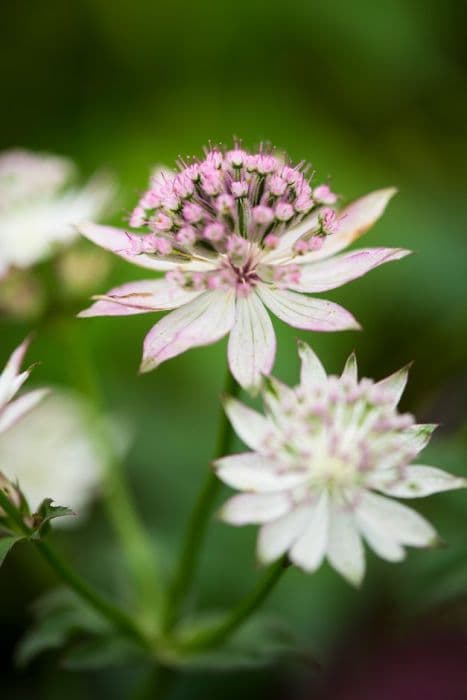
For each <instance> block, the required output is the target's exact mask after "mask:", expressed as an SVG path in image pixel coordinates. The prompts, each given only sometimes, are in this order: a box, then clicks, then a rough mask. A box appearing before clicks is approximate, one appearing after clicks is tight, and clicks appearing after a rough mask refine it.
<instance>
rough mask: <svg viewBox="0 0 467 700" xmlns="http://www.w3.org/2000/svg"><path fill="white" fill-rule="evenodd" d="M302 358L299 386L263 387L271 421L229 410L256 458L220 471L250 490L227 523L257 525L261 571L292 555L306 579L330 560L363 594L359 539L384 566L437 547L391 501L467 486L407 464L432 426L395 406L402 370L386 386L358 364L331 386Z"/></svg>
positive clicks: (233, 406) (230, 510) (232, 461)
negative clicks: (409, 549) (408, 550)
mask: <svg viewBox="0 0 467 700" xmlns="http://www.w3.org/2000/svg"><path fill="white" fill-rule="evenodd" d="M300 355H301V360H302V370H301V381H300V384H299V385H298V386H297V387H295V388H294V389H291V388H289V387H287V386H285V385H283V384H281V383H280V382H278V381H276V380H274V379H270V380H267V381H266V383H265V387H264V389H263V399H264V405H265V414H266V415H265V416H262V415H261V414H259V413H257V412H256V411H253V410H252V409H250V408H247V407H246V406H244V405H243V404H242V403H240V402H238V401H237V400H234V399H228V400H227V402H226V410H227V414H228V416H229V418H230V421H231V423H232V425H233V426H234V428H235V430H236V432H237V433H238V435H239V436H240V437H241V439H242V440H243V441H244V442H245V443H246V444H247V445H248V446H249V447H250V448H251V449H252V450H254V452H246V453H244V454H237V455H232V456H230V457H224V458H222V459H219V460H218V461H217V462H216V463H215V468H216V470H217V474H218V476H219V477H220V479H222V481H224V482H225V483H226V484H228V485H229V486H232V487H233V488H235V489H238V490H240V491H244V492H245V493H242V494H239V495H236V496H234V497H233V498H231V499H230V500H229V501H228V502H227V503H226V504H225V506H224V508H223V510H222V516H223V519H224V520H226V521H227V522H229V523H232V524H234V525H244V524H248V523H258V524H261V529H260V534H259V539H258V556H259V559H260V560H261V561H262V562H264V563H268V562H271V561H273V560H275V559H277V558H278V557H280V556H282V555H284V554H286V553H287V555H288V557H289V559H290V561H291V562H292V563H294V564H296V565H297V566H299V567H301V568H302V569H304V570H306V571H310V572H311V571H315V570H316V569H318V567H319V566H320V565H321V563H322V562H323V560H324V559H325V558H327V560H328V561H329V563H330V564H331V566H333V567H334V569H336V570H337V571H338V572H339V573H341V574H342V575H343V576H344V577H345V578H347V579H348V580H349V581H351V582H352V583H355V584H358V583H359V582H360V581H361V579H362V577H363V574H364V568H365V559H364V550H363V544H362V541H363V540H365V541H366V543H367V544H368V545H369V546H370V547H371V549H373V550H374V551H375V552H376V553H377V554H378V555H379V556H380V557H382V558H383V559H387V560H388V561H399V560H401V559H403V558H404V556H405V552H404V547H405V546H406V545H410V546H413V547H426V546H429V545H430V544H432V543H433V542H435V540H436V533H435V530H434V529H433V527H432V526H431V525H430V524H429V523H428V522H427V521H426V520H425V519H424V518H422V516H421V515H419V514H418V513H416V512H415V511H414V510H412V509H411V508H407V506H405V505H402V504H401V503H398V502H397V501H395V500H393V499H391V498H387V496H395V497H397V498H417V497H421V496H428V495H429V494H432V493H437V492H440V491H448V490H450V489H457V488H461V487H465V486H466V485H467V480H466V479H462V478H457V477H454V476H451V475H450V474H447V473H446V472H444V471H441V470H440V469H437V468H435V467H428V466H422V465H420V464H411V462H412V460H413V459H415V458H416V456H417V455H418V453H419V452H420V451H421V450H422V449H423V448H424V447H425V445H426V444H427V443H428V441H429V439H430V435H431V433H432V431H433V430H434V428H435V426H434V425H423V424H416V423H415V420H414V418H413V416H411V415H410V414H407V413H399V412H398V410H397V408H396V406H397V404H398V402H399V398H400V396H401V394H402V392H403V390H404V387H405V384H406V381H407V369H402V370H400V371H398V372H396V373H395V374H392V375H391V376H389V377H387V378H386V379H383V380H382V381H380V382H376V383H375V382H373V381H372V380H370V379H361V380H360V381H359V380H358V378H357V364H356V360H355V356H354V355H351V356H350V357H349V359H348V361H347V364H346V366H345V368H344V371H343V373H342V376H340V377H336V376H327V375H326V373H325V371H324V369H323V367H322V365H321V363H320V361H319V360H318V358H317V357H316V355H315V354H314V353H313V352H312V350H311V349H310V348H309V347H308V346H307V345H305V344H301V345H300ZM381 494H385V495H381Z"/></svg>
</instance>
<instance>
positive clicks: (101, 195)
mask: <svg viewBox="0 0 467 700" xmlns="http://www.w3.org/2000/svg"><path fill="white" fill-rule="evenodd" d="M74 174H75V167H74V165H73V163H72V162H71V161H70V160H68V159H67V158H62V157H59V156H54V155H50V154H46V153H33V152H29V151H25V150H10V151H4V152H3V153H0V277H2V276H3V275H5V274H6V273H7V272H8V271H9V270H10V269H12V268H28V267H30V266H31V265H34V264H35V263H37V262H40V261H41V260H44V259H45V258H47V257H48V256H49V255H51V254H52V252H53V250H54V248H55V247H56V246H58V245H63V244H68V243H70V242H71V241H72V240H73V239H74V238H76V236H77V232H76V228H75V227H74V225H75V224H76V223H78V222H80V221H82V220H83V219H87V218H100V216H101V215H102V214H103V213H104V211H105V209H106V208H107V207H108V205H109V202H110V199H111V197H112V195H113V193H114V185H113V184H112V182H111V181H110V179H109V178H108V177H107V176H103V175H97V176H95V177H93V178H92V179H91V180H90V181H89V182H88V183H87V184H86V185H84V186H83V187H76V186H74V185H73V184H72V180H73V177H74Z"/></svg>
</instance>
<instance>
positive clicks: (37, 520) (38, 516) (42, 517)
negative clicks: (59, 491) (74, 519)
mask: <svg viewBox="0 0 467 700" xmlns="http://www.w3.org/2000/svg"><path fill="white" fill-rule="evenodd" d="M52 503H53V501H52V499H51V498H46V499H44V500H43V501H42V503H41V504H40V506H39V508H38V509H37V511H36V512H35V513H34V514H33V516H32V520H33V530H34V532H35V533H36V534H40V535H43V534H46V532H47V531H48V529H49V526H50V522H51V521H52V520H54V519H55V518H62V517H64V516H68V515H74V513H73V511H72V510H70V508H65V507H64V506H54V505H52Z"/></svg>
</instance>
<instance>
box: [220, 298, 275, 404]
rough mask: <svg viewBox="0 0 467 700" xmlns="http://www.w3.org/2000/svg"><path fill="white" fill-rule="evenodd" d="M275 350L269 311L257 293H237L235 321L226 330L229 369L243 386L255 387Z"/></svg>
mask: <svg viewBox="0 0 467 700" xmlns="http://www.w3.org/2000/svg"><path fill="white" fill-rule="evenodd" d="M275 354H276V336H275V333H274V329H273V327H272V323H271V319H270V318H269V314H268V312H267V311H266V309H265V308H264V305H263V303H262V301H261V299H260V298H259V297H258V295H257V294H255V293H254V292H253V293H250V294H249V295H248V296H247V297H239V298H238V299H237V302H236V310H235V323H234V326H233V328H232V331H231V333H230V338H229V347H228V358H229V366H230V370H231V372H232V374H233V376H234V377H235V379H236V380H237V382H238V383H239V384H240V386H242V387H243V388H244V389H250V390H252V389H258V387H259V385H260V383H261V377H262V375H263V374H269V372H270V371H271V368H272V365H273V364H274V357H275Z"/></svg>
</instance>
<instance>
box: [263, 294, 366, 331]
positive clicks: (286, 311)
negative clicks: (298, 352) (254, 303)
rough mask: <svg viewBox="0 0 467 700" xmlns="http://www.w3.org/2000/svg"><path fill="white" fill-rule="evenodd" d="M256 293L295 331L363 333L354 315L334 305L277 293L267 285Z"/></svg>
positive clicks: (329, 302)
mask: <svg viewBox="0 0 467 700" xmlns="http://www.w3.org/2000/svg"><path fill="white" fill-rule="evenodd" d="M257 289H258V293H259V295H260V297H261V299H262V300H263V302H264V303H265V305H266V306H267V307H268V309H269V310H270V311H272V313H273V314H275V315H276V316H277V317H278V318H280V319H281V321H284V323H287V324H288V325H289V326H293V327H294V328H302V329H304V330H308V331H324V332H328V331H345V330H359V329H360V326H359V324H358V323H357V321H356V320H355V318H354V317H353V316H352V314H351V313H350V312H349V311H347V310H346V309H344V308H343V307H342V306H339V304H334V303H333V302H332V301H326V300H325V299H314V298H311V297H307V296H305V295H304V294H298V293H297V292H290V291H288V290H286V289H274V288H272V287H268V286H267V285H265V284H259V285H258V287H257Z"/></svg>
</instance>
